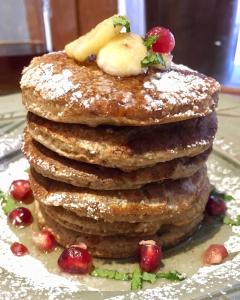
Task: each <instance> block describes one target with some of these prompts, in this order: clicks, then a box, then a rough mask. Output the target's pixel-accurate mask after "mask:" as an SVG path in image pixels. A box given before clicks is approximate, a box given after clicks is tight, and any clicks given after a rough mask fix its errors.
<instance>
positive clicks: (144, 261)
mask: <svg viewBox="0 0 240 300" xmlns="http://www.w3.org/2000/svg"><path fill="white" fill-rule="evenodd" d="M161 259H162V249H161V247H160V246H159V245H157V244H156V242H155V241H152V240H151V241H141V242H140V243H139V265H140V268H141V270H142V271H144V272H155V271H156V270H157V269H158V268H159V266H160V263H161Z"/></svg>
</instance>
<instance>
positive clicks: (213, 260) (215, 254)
mask: <svg viewBox="0 0 240 300" xmlns="http://www.w3.org/2000/svg"><path fill="white" fill-rule="evenodd" d="M226 257H228V251H227V249H226V248H225V247H224V245H221V244H213V245H210V246H209V247H208V248H207V250H206V251H205V252H204V253H203V262H204V264H206V265H215V264H221V263H222V262H223V260H224V259H225V258H226Z"/></svg>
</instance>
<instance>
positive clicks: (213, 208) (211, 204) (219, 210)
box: [206, 196, 226, 216]
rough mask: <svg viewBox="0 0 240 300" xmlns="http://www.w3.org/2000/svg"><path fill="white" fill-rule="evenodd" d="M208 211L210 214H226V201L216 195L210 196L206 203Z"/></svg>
mask: <svg viewBox="0 0 240 300" xmlns="http://www.w3.org/2000/svg"><path fill="white" fill-rule="evenodd" d="M206 212H207V214H208V215H209V216H220V215H223V214H225V212H226V204H225V201H224V200H222V199H220V198H218V197H216V196H209V198H208V202H207V205H206Z"/></svg>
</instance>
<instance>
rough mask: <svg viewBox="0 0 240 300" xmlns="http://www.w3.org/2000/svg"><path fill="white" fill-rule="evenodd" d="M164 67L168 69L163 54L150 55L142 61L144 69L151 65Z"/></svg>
mask: <svg viewBox="0 0 240 300" xmlns="http://www.w3.org/2000/svg"><path fill="white" fill-rule="evenodd" d="M158 64H160V65H163V66H164V67H166V64H165V61H164V59H163V57H162V55H161V54H159V53H149V54H148V55H147V56H145V57H144V59H143V60H142V61H141V66H142V68H146V67H149V66H151V65H158Z"/></svg>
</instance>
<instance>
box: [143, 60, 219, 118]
mask: <svg viewBox="0 0 240 300" xmlns="http://www.w3.org/2000/svg"><path fill="white" fill-rule="evenodd" d="M143 87H144V89H145V91H146V92H147V91H148V93H146V94H145V95H144V99H145V100H146V102H145V109H146V110H162V109H163V107H164V106H174V105H180V106H182V105H188V104H189V105H190V104H191V103H193V102H194V103H195V107H194V109H193V110H191V112H188V115H189V114H190V113H191V114H192V115H194V110H198V105H197V103H200V102H201V101H202V100H204V99H206V98H207V97H208V95H209V94H210V95H212V94H213V93H214V92H216V91H217V90H219V88H220V85H219V84H218V83H215V85H214V87H213V80H212V79H210V78H206V77H201V76H200V75H198V73H197V72H196V71H193V70H191V69H190V68H188V67H186V66H183V65H176V64H172V69H171V70H170V71H168V72H157V73H155V74H154V75H153V76H152V77H151V78H150V80H148V81H145V82H144V83H143ZM158 97H159V98H158ZM182 114H185V112H183V113H182Z"/></svg>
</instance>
